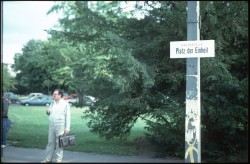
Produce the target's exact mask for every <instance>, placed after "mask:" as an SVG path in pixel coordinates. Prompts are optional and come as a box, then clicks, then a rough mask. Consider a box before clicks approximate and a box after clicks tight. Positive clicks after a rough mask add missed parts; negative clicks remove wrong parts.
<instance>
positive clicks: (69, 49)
mask: <svg viewBox="0 0 250 164" xmlns="http://www.w3.org/2000/svg"><path fill="white" fill-rule="evenodd" d="M247 3H248V2H244V1H241V2H233V1H230V2H228V1H227V2H226V1H221V2H215V1H204V2H200V14H201V29H200V34H201V36H200V38H201V40H210V39H213V40H215V52H216V55H215V58H202V59H201V124H202V125H201V135H202V144H201V146H202V149H201V150H202V157H205V160H204V161H206V160H207V161H209V160H210V159H211V160H212V161H214V160H215V159H216V158H217V159H218V158H219V157H220V156H223V155H224V156H231V155H234V154H236V152H237V151H238V150H245V149H246V146H245V145H247V144H246V143H247V130H248V126H247V123H248V121H247V117H248V113H247V109H248V107H247V106H248V85H247V83H248V58H247V55H248V53H247V52H248V51H247V50H248V41H247V39H248V33H247V32H248V24H247V22H248V16H247V13H248V5H247ZM186 6H187V3H186V2H183V1H180V2H179V1H178V2H177V1H176V2H174V1H171V2H170V1H159V2H157V1H154V2H137V3H136V8H135V9H134V10H133V11H131V13H130V14H129V13H126V12H123V10H122V8H121V2H107V3H106V2H96V3H94V2H88V1H84V2H83V1H77V2H75V1H65V2H59V3H58V4H57V5H55V6H54V7H53V8H52V9H51V11H50V12H58V11H62V13H63V15H64V17H63V18H61V19H60V20H59V23H60V30H58V29H57V30H55V29H51V30H48V33H49V34H51V36H52V37H51V40H49V41H48V42H46V43H45V42H34V41H31V42H29V43H28V44H27V46H25V47H24V48H23V53H22V54H17V56H16V60H15V65H16V70H17V71H18V70H20V71H21V72H20V73H19V74H18V75H17V79H18V81H19V82H20V85H21V86H23V87H25V88H26V89H27V88H32V89H33V90H34V88H38V87H39V85H38V82H40V81H42V86H43V89H45V88H46V87H47V89H48V90H50V88H53V87H58V86H60V87H63V88H65V89H69V90H72V91H75V92H77V93H78V94H80V96H83V95H85V94H89V95H93V96H95V97H99V101H98V102H97V103H96V106H95V107H92V108H90V110H87V111H86V112H85V113H84V115H83V118H89V119H90V121H89V122H88V126H89V127H90V130H91V132H93V133H96V134H98V135H99V136H101V137H105V138H106V139H109V140H111V139H115V138H117V137H118V138H120V139H126V138H127V136H128V135H129V134H130V132H131V128H132V127H133V125H134V123H135V122H136V120H138V119H139V118H143V119H146V120H147V121H146V123H147V125H146V127H145V128H146V130H147V134H146V136H147V137H148V139H150V140H151V141H152V142H153V143H155V144H156V145H158V146H159V153H161V152H165V154H168V153H173V152H174V155H176V156H181V155H183V154H184V153H183V151H184V120H185V117H184V113H185V108H184V106H185V103H184V102H185V68H186V65H185V59H170V58H169V56H170V55H169V52H170V42H171V41H183V40H186V18H187V17H186V15H187V13H186ZM138 12H139V13H140V12H141V13H144V17H143V18H142V19H138V18H136V17H133V16H135V15H133V14H135V13H138ZM37 59H39V61H42V62H37ZM39 79H40V80H39ZM80 100H81V99H80ZM82 105H83V104H82V102H81V101H80V103H79V107H81V106H82ZM183 156H184V155H183Z"/></svg>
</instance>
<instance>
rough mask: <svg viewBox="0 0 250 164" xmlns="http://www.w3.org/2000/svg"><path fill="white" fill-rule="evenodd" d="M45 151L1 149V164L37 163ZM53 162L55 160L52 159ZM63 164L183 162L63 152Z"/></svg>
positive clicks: (18, 148) (179, 161)
mask: <svg viewBox="0 0 250 164" xmlns="http://www.w3.org/2000/svg"><path fill="white" fill-rule="evenodd" d="M44 153H45V150H44V149H37V148H20V147H14V146H7V147H5V148H3V149H2V158H1V163H30V162H32V163H39V162H41V161H42V160H43V157H44ZM53 161H55V159H53ZM63 162H65V163H88V162H92V163H95V162H96V163H120V162H122V163H184V162H185V161H184V160H174V159H165V158H149V157H141V156H118V155H107V154H95V153H84V152H72V151H67V150H64V159H63Z"/></svg>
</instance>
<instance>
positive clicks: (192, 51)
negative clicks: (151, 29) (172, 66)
mask: <svg viewBox="0 0 250 164" xmlns="http://www.w3.org/2000/svg"><path fill="white" fill-rule="evenodd" d="M214 51H215V50H214V40H196V41H175V42H170V58H196V57H214V54H215V52H214Z"/></svg>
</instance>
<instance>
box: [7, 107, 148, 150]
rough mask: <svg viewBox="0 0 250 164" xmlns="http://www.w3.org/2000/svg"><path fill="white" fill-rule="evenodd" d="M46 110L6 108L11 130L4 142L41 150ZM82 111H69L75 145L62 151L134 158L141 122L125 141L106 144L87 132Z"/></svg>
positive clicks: (42, 108)
mask: <svg viewBox="0 0 250 164" xmlns="http://www.w3.org/2000/svg"><path fill="white" fill-rule="evenodd" d="M46 108H47V107H43V106H35V107H34V106H32V107H31V106H28V107H26V106H14V105H10V108H9V118H10V120H12V121H14V126H13V127H12V129H11V130H10V132H9V133H8V134H7V140H8V142H10V144H11V145H13V146H17V147H29V148H42V149H45V147H46V145H47V142H48V123H49V120H48V116H47V115H46V114H45V111H46ZM84 110H86V108H82V109H81V108H76V107H71V133H74V134H76V136H77V145H76V146H72V147H69V148H65V149H66V150H72V151H80V152H81V151H82V152H94V153H105V154H116V155H136V154H137V153H138V152H137V145H135V144H134V143H133V141H134V139H136V138H139V137H143V136H144V132H145V130H144V129H143V127H144V124H143V122H142V121H138V123H137V124H136V125H135V127H134V128H133V129H132V132H131V135H130V136H129V138H128V140H127V141H125V142H121V141H119V140H118V139H117V140H112V141H107V140H105V139H104V138H100V137H98V135H96V134H93V133H91V132H89V128H88V127H87V125H86V123H87V120H84V119H82V118H81V116H83V111H84Z"/></svg>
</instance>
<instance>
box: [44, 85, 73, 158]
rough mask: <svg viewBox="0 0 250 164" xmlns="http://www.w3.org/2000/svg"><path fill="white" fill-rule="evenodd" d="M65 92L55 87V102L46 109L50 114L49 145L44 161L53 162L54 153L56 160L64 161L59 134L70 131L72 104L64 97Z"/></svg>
mask: <svg viewBox="0 0 250 164" xmlns="http://www.w3.org/2000/svg"><path fill="white" fill-rule="evenodd" d="M62 96H63V92H62V91H61V90H60V89H55V90H54V92H53V98H54V102H53V103H52V104H51V105H50V107H49V109H48V110H47V111H46V113H47V115H48V116H49V134H48V145H47V147H46V151H45V160H44V161H42V163H50V162H52V158H53V154H54V152H55V154H56V162H62V159H63V148H61V147H59V136H60V135H63V134H65V135H66V134H68V133H69V132H70V117H71V114H70V105H69V103H68V102H67V101H65V100H63V98H62Z"/></svg>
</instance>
